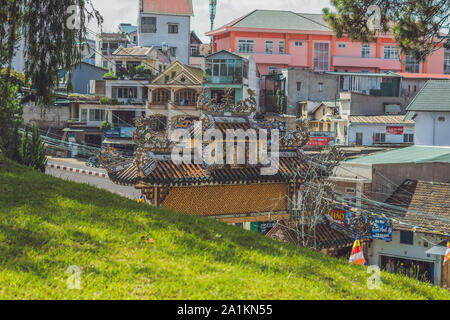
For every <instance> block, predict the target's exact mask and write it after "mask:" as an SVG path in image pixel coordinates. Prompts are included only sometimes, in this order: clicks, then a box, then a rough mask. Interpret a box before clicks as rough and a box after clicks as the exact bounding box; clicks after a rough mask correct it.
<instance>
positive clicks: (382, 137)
mask: <svg viewBox="0 0 450 320" xmlns="http://www.w3.org/2000/svg"><path fill="white" fill-rule="evenodd" d="M384 142H386V133H375V143H384Z"/></svg>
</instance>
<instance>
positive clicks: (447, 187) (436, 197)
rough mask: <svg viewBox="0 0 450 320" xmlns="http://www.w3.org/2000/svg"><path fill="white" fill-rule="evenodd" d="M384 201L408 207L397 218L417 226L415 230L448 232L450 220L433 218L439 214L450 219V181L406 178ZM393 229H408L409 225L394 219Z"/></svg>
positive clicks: (449, 231)
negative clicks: (426, 180)
mask: <svg viewBox="0 0 450 320" xmlns="http://www.w3.org/2000/svg"><path fill="white" fill-rule="evenodd" d="M386 203H388V204H391V205H395V206H399V207H402V208H405V209H408V212H405V213H404V214H402V215H401V216H399V218H398V220H400V221H402V222H406V223H409V224H412V225H415V226H417V227H419V228H418V229H417V231H422V232H427V233H428V232H430V231H428V230H424V229H420V228H428V229H432V230H434V231H438V232H441V233H445V234H448V233H450V222H445V221H441V220H438V219H433V216H441V217H445V218H448V220H449V221H450V183H437V182H425V181H416V180H406V181H405V182H404V183H403V184H402V185H401V186H399V187H398V189H397V190H396V191H395V192H394V193H393V194H392V196H391V197H390V198H389V199H388V200H387V201H386ZM424 214H425V215H424ZM394 229H396V230H409V231H410V230H411V227H410V226H407V225H404V224H400V223H397V222H395V221H394Z"/></svg>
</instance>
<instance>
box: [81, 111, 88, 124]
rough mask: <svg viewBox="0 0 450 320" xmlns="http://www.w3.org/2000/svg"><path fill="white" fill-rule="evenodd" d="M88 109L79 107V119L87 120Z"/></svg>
mask: <svg viewBox="0 0 450 320" xmlns="http://www.w3.org/2000/svg"><path fill="white" fill-rule="evenodd" d="M87 115H88V111H87V109H81V121H87Z"/></svg>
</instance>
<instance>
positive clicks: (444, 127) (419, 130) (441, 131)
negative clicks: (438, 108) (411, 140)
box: [415, 112, 450, 146]
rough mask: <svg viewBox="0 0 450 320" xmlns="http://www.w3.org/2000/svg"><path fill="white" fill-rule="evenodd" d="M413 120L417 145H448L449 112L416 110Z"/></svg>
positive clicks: (449, 141) (449, 131)
mask: <svg viewBox="0 0 450 320" xmlns="http://www.w3.org/2000/svg"><path fill="white" fill-rule="evenodd" d="M441 117H442V118H443V121H440V120H439V118H441ZM415 121H416V132H415V143H416V144H417V145H431V146H450V112H417V116H416V118H415Z"/></svg>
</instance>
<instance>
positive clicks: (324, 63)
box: [314, 42, 330, 71]
mask: <svg viewBox="0 0 450 320" xmlns="http://www.w3.org/2000/svg"><path fill="white" fill-rule="evenodd" d="M329 61H330V44H329V43H326V42H316V43H314V70H318V71H328V70H329V69H330V65H329Z"/></svg>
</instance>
